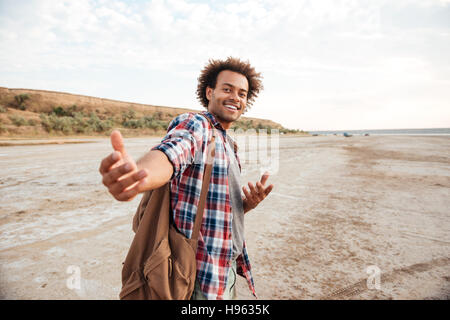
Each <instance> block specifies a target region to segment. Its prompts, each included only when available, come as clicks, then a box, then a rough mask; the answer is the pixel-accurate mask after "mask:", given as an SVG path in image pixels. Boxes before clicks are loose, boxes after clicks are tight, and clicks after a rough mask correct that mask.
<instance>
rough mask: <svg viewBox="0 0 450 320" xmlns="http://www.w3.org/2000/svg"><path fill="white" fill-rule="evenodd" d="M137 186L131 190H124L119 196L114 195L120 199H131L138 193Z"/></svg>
mask: <svg viewBox="0 0 450 320" xmlns="http://www.w3.org/2000/svg"><path fill="white" fill-rule="evenodd" d="M138 193H139V192H138V190H137V186H134V187H133V188H131V189H130V190H127V191H124V192H122V193H120V194H119V195H117V196H114V198H116V199H117V200H119V201H130V200H133V199H134V197H135V196H136V195H137V194H138Z"/></svg>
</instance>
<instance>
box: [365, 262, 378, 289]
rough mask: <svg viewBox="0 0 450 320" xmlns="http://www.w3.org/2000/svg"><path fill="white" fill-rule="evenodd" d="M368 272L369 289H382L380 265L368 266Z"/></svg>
mask: <svg viewBox="0 0 450 320" xmlns="http://www.w3.org/2000/svg"><path fill="white" fill-rule="evenodd" d="M366 273H367V274H368V275H369V277H368V278H367V289H369V290H373V289H376V290H380V289H381V270H380V268H378V266H374V265H372V266H368V267H367V268H366Z"/></svg>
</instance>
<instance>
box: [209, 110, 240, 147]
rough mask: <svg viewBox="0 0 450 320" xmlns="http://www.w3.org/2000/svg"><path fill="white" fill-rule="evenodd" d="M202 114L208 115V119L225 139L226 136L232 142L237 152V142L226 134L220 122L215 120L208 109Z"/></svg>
mask: <svg viewBox="0 0 450 320" xmlns="http://www.w3.org/2000/svg"><path fill="white" fill-rule="evenodd" d="M202 114H203V115H205V116H206V117H208V119H210V120H211V122H212V124H213V125H214V127H216V128H217V129H219V130H220V132H222V134H223V136H224V138H225V141H226V139H227V137H228V138H229V139H230V140H231V142H232V143H233V149H234V152H235V153H237V152H238V149H239V148H238V145H237V143H236V142H235V141H234V140H233V139H232V138H231V137H230V136H229V135H227V131H226V130H225V129H224V128H223V127H222V125H221V124H220V122H219V121H217V119H216V117H215V116H214V115H213V114H212V113H211V112H209V111H203V112H202Z"/></svg>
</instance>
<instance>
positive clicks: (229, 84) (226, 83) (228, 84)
mask: <svg viewBox="0 0 450 320" xmlns="http://www.w3.org/2000/svg"><path fill="white" fill-rule="evenodd" d="M222 85H227V86H230V87H232V88H234V86H233V85H232V84H231V83H228V82H224V83H222ZM239 90H240V91H245V92H247V90H245V89H242V88H239Z"/></svg>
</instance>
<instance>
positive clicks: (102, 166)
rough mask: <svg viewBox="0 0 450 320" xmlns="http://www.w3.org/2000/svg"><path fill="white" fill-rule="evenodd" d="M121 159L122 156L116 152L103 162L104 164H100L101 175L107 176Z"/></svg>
mask: <svg viewBox="0 0 450 320" xmlns="http://www.w3.org/2000/svg"><path fill="white" fill-rule="evenodd" d="M120 159H121V154H120V153H119V152H117V151H114V152H113V153H112V154H110V155H109V156H107V157H106V158H104V159H103V160H102V162H101V163H100V168H99V169H98V170H99V171H100V173H101V174H105V173H107V172H108V171H109V169H110V168H111V167H112V166H113V164H115V163H117V162H118V161H119V160H120Z"/></svg>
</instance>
